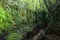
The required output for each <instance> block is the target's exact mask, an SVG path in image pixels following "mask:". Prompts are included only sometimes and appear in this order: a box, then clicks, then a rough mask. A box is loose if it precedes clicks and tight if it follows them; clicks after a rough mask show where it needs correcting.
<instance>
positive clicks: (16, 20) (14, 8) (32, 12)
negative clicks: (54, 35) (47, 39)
mask: <svg viewBox="0 0 60 40" xmlns="http://www.w3.org/2000/svg"><path fill="white" fill-rule="evenodd" d="M59 10H60V1H59V0H0V40H4V39H6V40H21V39H23V38H24V37H25V36H26V34H27V33H28V32H30V31H32V30H33V28H35V27H36V25H38V26H39V27H41V26H42V25H45V27H46V28H47V27H48V28H54V27H59V26H60V25H59V24H60V14H59V13H60V11H59ZM59 28H60V27H59Z"/></svg>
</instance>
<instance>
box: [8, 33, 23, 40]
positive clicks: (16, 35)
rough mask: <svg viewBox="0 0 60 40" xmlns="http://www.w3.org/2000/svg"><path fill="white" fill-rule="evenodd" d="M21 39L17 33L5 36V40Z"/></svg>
mask: <svg viewBox="0 0 60 40" xmlns="http://www.w3.org/2000/svg"><path fill="white" fill-rule="evenodd" d="M22 38H23V37H22V35H20V34H18V33H11V34H9V35H8V36H7V40H21V39H22Z"/></svg>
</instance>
